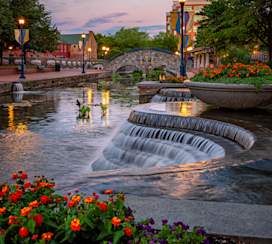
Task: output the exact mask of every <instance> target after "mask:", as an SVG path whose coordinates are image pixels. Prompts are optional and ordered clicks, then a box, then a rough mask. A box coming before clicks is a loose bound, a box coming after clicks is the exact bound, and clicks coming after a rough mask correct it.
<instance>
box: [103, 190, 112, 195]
mask: <svg viewBox="0 0 272 244" xmlns="http://www.w3.org/2000/svg"><path fill="white" fill-rule="evenodd" d="M112 193H113V191H112V190H105V191H103V194H105V195H111V194H112Z"/></svg>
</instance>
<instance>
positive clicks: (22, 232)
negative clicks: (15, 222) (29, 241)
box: [19, 227, 29, 238]
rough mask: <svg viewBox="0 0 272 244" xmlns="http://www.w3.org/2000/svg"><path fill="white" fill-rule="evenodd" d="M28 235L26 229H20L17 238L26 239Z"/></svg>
mask: <svg viewBox="0 0 272 244" xmlns="http://www.w3.org/2000/svg"><path fill="white" fill-rule="evenodd" d="M28 234H29V231H28V229H27V228H26V227H21V228H20V230H19V236H20V237H22V238H25V237H27V236H28Z"/></svg>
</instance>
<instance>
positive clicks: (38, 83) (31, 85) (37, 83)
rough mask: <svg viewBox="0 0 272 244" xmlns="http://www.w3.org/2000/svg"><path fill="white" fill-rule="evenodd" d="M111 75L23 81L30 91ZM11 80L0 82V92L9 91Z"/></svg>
mask: <svg viewBox="0 0 272 244" xmlns="http://www.w3.org/2000/svg"><path fill="white" fill-rule="evenodd" d="M110 76H111V73H110V72H104V73H95V74H85V75H75V76H69V77H60V78H50V79H44V80H25V81H23V86H24V90H26V91H32V90H38V89H42V88H50V87H59V86H67V85H75V84H77V83H82V82H96V81H97V80H99V79H104V78H108V77H110ZM11 86H12V82H7V83H0V94H7V93H10V92H11Z"/></svg>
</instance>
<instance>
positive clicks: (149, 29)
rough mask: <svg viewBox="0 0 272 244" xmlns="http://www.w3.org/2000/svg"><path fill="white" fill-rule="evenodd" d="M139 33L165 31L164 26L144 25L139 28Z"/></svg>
mask: <svg viewBox="0 0 272 244" xmlns="http://www.w3.org/2000/svg"><path fill="white" fill-rule="evenodd" d="M139 28H140V30H141V31H146V32H153V31H163V30H165V25H146V26H140V27H139Z"/></svg>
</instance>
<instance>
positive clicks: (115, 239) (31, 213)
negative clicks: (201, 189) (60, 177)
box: [0, 172, 206, 244]
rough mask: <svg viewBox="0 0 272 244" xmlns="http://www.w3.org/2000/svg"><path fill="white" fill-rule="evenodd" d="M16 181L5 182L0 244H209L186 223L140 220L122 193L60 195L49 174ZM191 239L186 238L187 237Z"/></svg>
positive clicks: (22, 174)
mask: <svg viewBox="0 0 272 244" xmlns="http://www.w3.org/2000/svg"><path fill="white" fill-rule="evenodd" d="M12 178H13V179H14V180H15V181H16V183H15V184H7V183H5V184H3V185H1V186H0V243H1V244H2V243H39V244H42V243H44V244H45V243H162V242H163V243H177V242H179V241H182V240H187V242H186V243H195V244H197V243H199V244H200V243H204V242H205V241H206V237H205V232H204V230H203V229H202V228H195V229H194V230H193V232H189V230H188V229H189V227H188V226H187V225H184V224H183V223H181V222H177V223H174V224H173V225H167V223H166V222H165V221H164V222H163V227H162V230H155V229H153V228H152V227H151V226H150V224H154V221H150V220H148V221H144V222H142V223H140V224H137V223H136V222H135V220H134V216H133V213H132V210H131V209H130V208H129V207H126V206H125V196H124V194H122V193H118V194H113V191H112V190H105V191H104V192H103V194H104V195H108V197H107V200H102V199H101V198H100V196H99V195H98V194H96V193H93V194H92V195H91V196H86V195H84V194H79V193H77V192H76V193H75V194H72V193H69V194H68V195H67V196H65V195H60V194H57V193H55V191H54V187H55V183H54V182H53V180H49V179H47V178H45V177H35V180H34V181H33V182H30V181H28V176H27V174H26V173H25V172H18V173H15V174H13V175H12ZM184 238H185V239H184Z"/></svg>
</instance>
